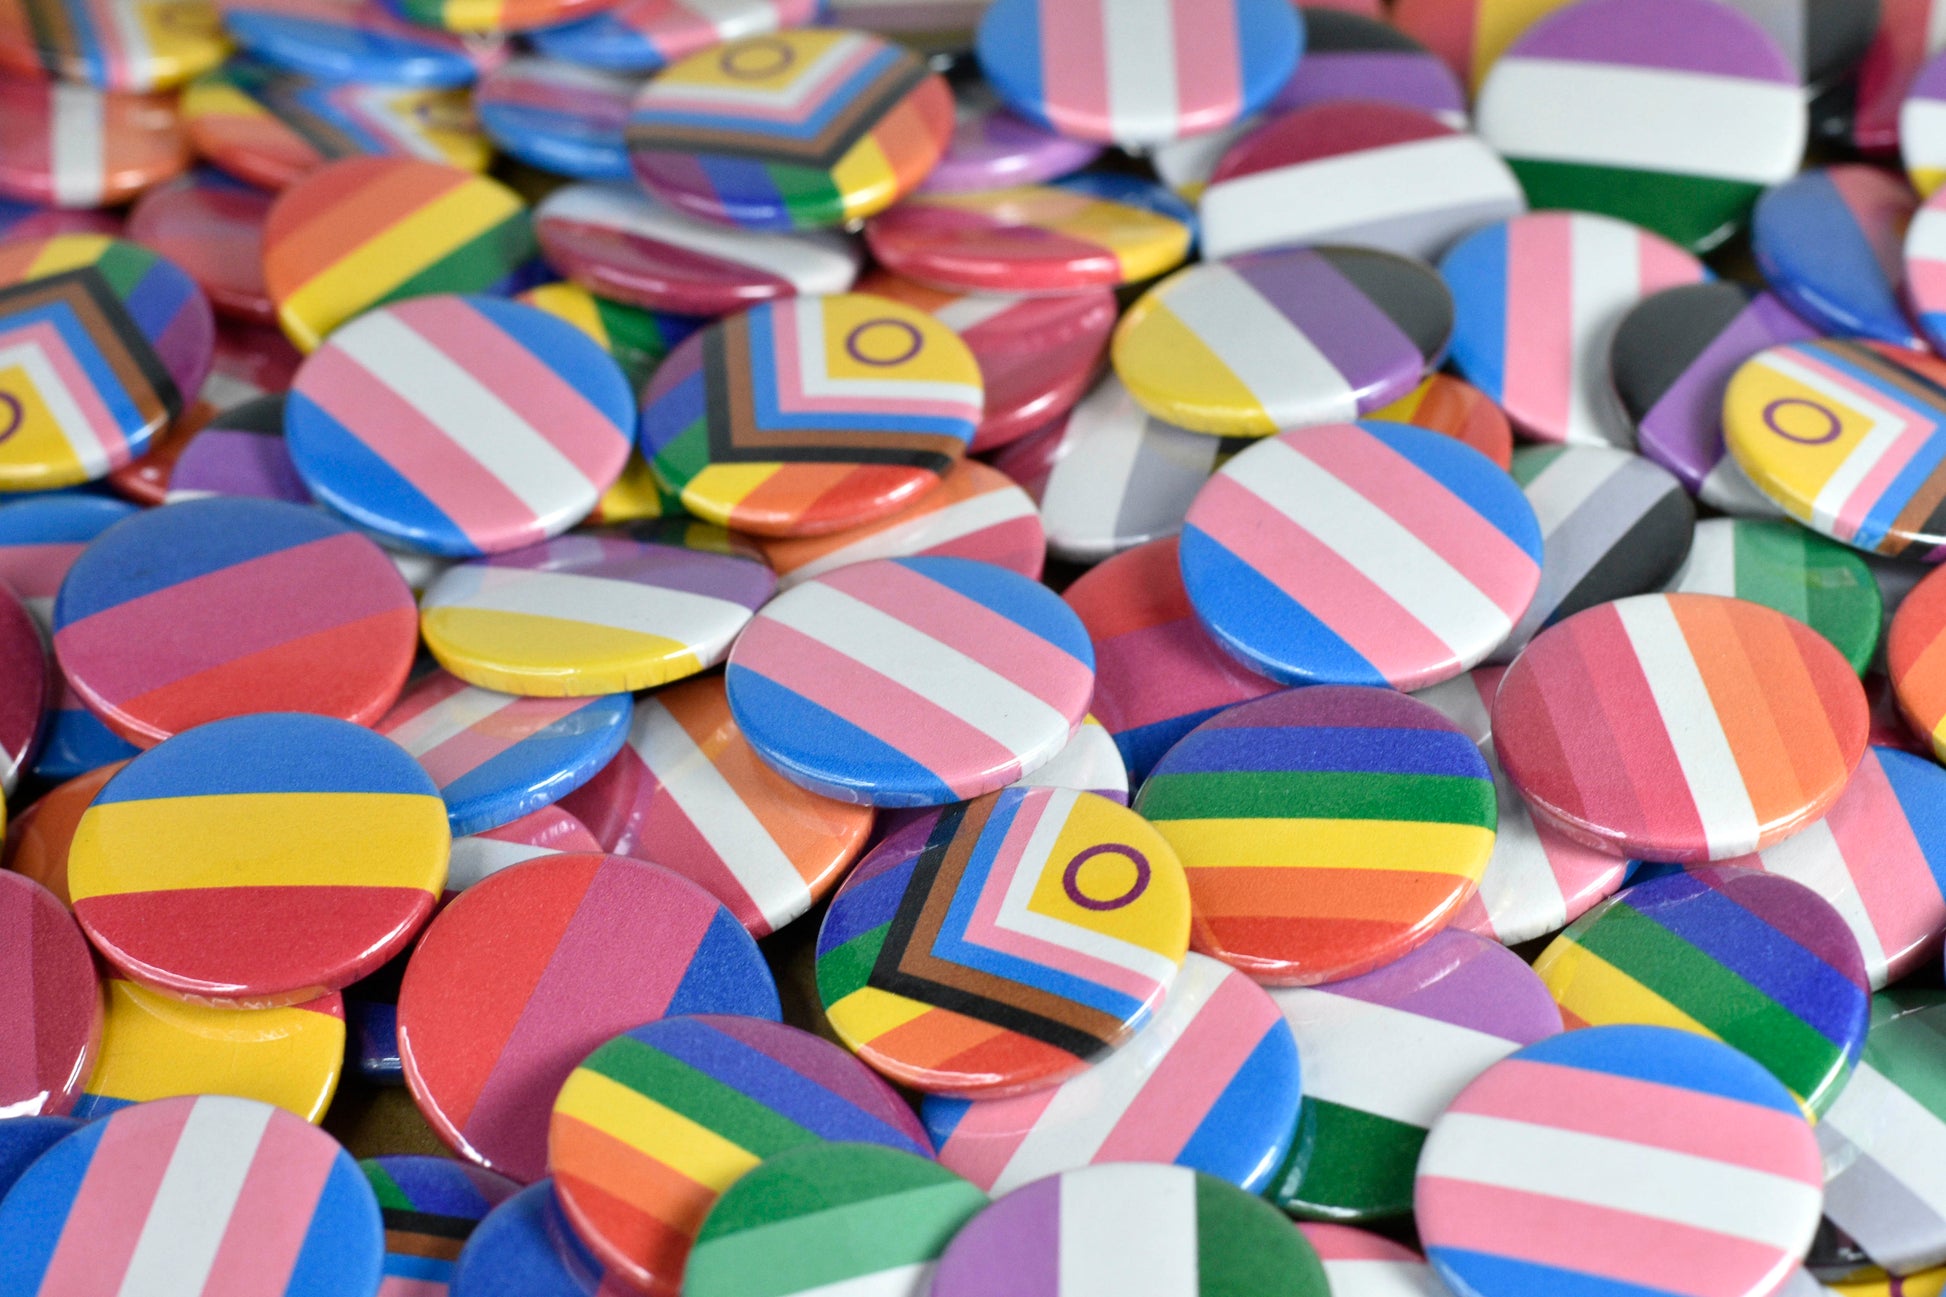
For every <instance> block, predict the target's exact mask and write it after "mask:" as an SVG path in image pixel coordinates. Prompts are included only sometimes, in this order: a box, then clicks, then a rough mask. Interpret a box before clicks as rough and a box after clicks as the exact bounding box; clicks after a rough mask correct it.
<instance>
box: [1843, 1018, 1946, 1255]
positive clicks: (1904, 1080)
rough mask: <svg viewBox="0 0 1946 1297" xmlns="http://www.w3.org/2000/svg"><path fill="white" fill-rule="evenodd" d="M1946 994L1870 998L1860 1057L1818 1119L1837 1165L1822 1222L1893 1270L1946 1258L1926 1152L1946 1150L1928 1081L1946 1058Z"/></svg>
mask: <svg viewBox="0 0 1946 1297" xmlns="http://www.w3.org/2000/svg"><path fill="white" fill-rule="evenodd" d="M1942 1024H1946V995H1941V994H1940V993H1939V992H1937V991H1923V990H1907V989H1901V990H1897V991H1893V992H1890V993H1889V994H1885V995H1875V996H1873V997H1872V1019H1871V1030H1870V1032H1869V1033H1868V1034H1867V1035H1866V1037H1865V1053H1864V1057H1863V1058H1861V1059H1860V1060H1859V1063H1858V1070H1857V1071H1855V1072H1853V1073H1852V1076H1851V1080H1850V1081H1848V1082H1846V1083H1845V1089H1844V1092H1843V1093H1842V1094H1840V1095H1839V1096H1838V1100H1837V1102H1836V1103H1834V1104H1833V1105H1832V1106H1831V1109H1830V1111H1828V1112H1827V1113H1825V1115H1824V1120H1823V1121H1821V1122H1819V1123H1818V1147H1819V1149H1820V1150H1821V1151H1822V1152H1823V1154H1824V1157H1825V1160H1826V1162H1827V1164H1828V1165H1830V1166H1831V1167H1833V1168H1835V1169H1834V1171H1833V1173H1832V1174H1831V1175H1829V1176H1828V1177H1827V1178H1826V1181H1825V1199H1824V1213H1825V1216H1826V1217H1827V1218H1828V1219H1829V1220H1830V1221H1831V1223H1832V1224H1834V1225H1836V1226H1837V1227H1838V1228H1839V1229H1841V1230H1843V1231H1844V1232H1845V1233H1846V1234H1849V1235H1850V1236H1851V1238H1852V1240H1853V1241H1854V1242H1855V1243H1856V1244H1857V1245H1858V1247H1859V1248H1860V1249H1862V1250H1863V1251H1864V1253H1865V1254H1866V1255H1867V1256H1869V1257H1870V1258H1871V1259H1872V1260H1873V1261H1875V1262H1877V1263H1878V1264H1879V1265H1881V1266H1886V1267H1889V1268H1890V1269H1892V1270H1893V1271H1895V1272H1896V1273H1899V1274H1906V1275H1915V1274H1918V1273H1919V1272H1921V1271H1924V1270H1926V1269H1928V1268H1931V1267H1936V1266H1938V1265H1939V1264H1941V1263H1942V1262H1946V1194H1942V1193H1941V1192H1940V1190H1939V1188H1938V1187H1937V1186H1936V1185H1935V1184H1934V1183H1933V1181H1932V1177H1931V1175H1930V1174H1929V1173H1928V1169H1929V1164H1928V1159H1927V1156H1926V1154H1927V1152H1928V1151H1930V1150H1933V1149H1937V1148H1941V1147H1946V1102H1942V1100H1941V1099H1940V1097H1939V1096H1938V1095H1937V1094H1936V1093H1935V1092H1934V1091H1933V1090H1932V1089H1931V1088H1930V1087H1929V1086H1928V1085H1927V1084H1926V1078H1927V1077H1928V1075H1929V1074H1931V1072H1932V1071H1933V1069H1935V1068H1936V1067H1938V1066H1940V1064H1941V1061H1942V1057H1946V1044H1942V1041H1941V1034H1940V1028H1941V1026H1942Z"/></svg>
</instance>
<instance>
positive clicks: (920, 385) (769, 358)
mask: <svg viewBox="0 0 1946 1297" xmlns="http://www.w3.org/2000/svg"><path fill="white" fill-rule="evenodd" d="M984 397H985V387H984V385H983V383H982V382H981V378H980V367H979V364H978V362H976V361H975V360H974V359H973V353H972V352H971V351H969V350H968V349H967V346H966V344H965V343H964V342H962V341H961V340H960V338H959V335H957V334H956V333H954V332H953V331H952V329H950V328H949V327H947V326H946V325H944V324H942V323H940V322H939V321H938V320H936V319H934V318H933V317H932V316H930V315H928V314H926V313H925V312H924V311H920V310H917V309H915V308H913V307H910V306H907V305H905V304H904V303H901V302H894V301H892V300H891V299H889V298H884V297H873V296H871V295H869V294H865V293H847V294H844V295H841V296H838V297H823V298H797V299H794V300H789V301H780V302H765V303H762V304H761V305H758V306H754V307H752V308H751V309H750V310H748V311H745V312H744V313H742V314H740V315H736V316H732V317H730V318H729V319H727V320H723V321H720V322H719V323H716V324H713V325H711V326H710V327H709V328H707V329H705V330H704V331H703V332H701V333H699V334H697V335H696V336H694V337H692V338H690V339H689V341H687V342H685V343H684V344H683V345H682V346H680V347H678V348H676V350H675V352H674V354H672V355H671V356H670V357H669V359H668V360H667V361H665V362H664V363H663V366H662V368H661V369H659V370H657V371H656V375H655V378H654V379H653V380H651V381H650V383H649V386H648V388H647V389H646V390H645V391H644V392H643V393H642V416H641V445H642V452H643V454H645V455H646V456H648V459H649V463H650V465H651V466H652V467H653V468H654V469H655V473H656V476H657V478H659V479H660V480H661V481H662V482H663V484H664V485H665V486H667V487H668V488H669V489H670V490H672V491H679V492H681V493H682V502H683V506H684V507H685V508H686V509H688V510H689V511H690V512H691V513H693V514H695V515H696V516H697V517H699V518H703V519H706V520H708V521H710V522H714V523H719V524H721V525H723V526H725V527H734V528H737V529H738V530H740V531H748V532H752V533H754V534H757V535H763V536H803V535H819V534H823V533H826V532H832V531H839V530H843V529H844V528H847V527H852V526H857V525H859V524H861V523H866V522H870V521H872V520H873V519H874V518H878V517H883V516H885V515H887V514H891V513H895V512H897V511H898V510H899V509H900V508H902V507H903V506H905V505H906V504H908V503H912V502H915V501H917V499H918V498H919V497H920V496H921V495H923V494H924V493H925V492H927V491H929V490H931V489H932V488H933V487H934V486H936V485H937V484H938V482H939V480H940V479H941V478H943V477H944V476H945V475H946V473H947V471H948V470H949V469H951V468H952V466H953V464H954V463H955V462H956V461H957V460H959V458H960V457H961V456H962V455H964V454H965V453H966V446H967V443H968V442H970V441H971V440H972V439H973V430H974V429H975V428H976V427H977V426H978V425H979V422H980V414H981V410H982V403H983V400H984Z"/></svg>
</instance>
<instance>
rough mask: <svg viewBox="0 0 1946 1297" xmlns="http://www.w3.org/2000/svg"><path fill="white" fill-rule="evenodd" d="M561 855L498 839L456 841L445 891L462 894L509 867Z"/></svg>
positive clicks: (550, 848) (447, 868)
mask: <svg viewBox="0 0 1946 1297" xmlns="http://www.w3.org/2000/svg"><path fill="white" fill-rule="evenodd" d="M561 854H562V853H561V852H559V851H556V850H555V849H554V848H552V847H535V846H529V845H528V844H527V843H525V842H502V841H500V840H499V839H498V838H487V837H477V836H475V837H465V838H454V839H453V855H452V860H451V861H450V863H448V864H447V866H446V890H447V891H449V892H463V891H465V890H466V889H467V888H469V887H471V886H473V884H475V883H477V882H479V881H480V880H481V879H482V878H485V877H486V876H487V875H489V874H497V873H499V872H500V871H501V870H503V869H505V868H507V867H508V866H509V865H517V864H519V863H520V862H521V861H523V860H538V859H539V858H540V857H542V856H558V855H561Z"/></svg>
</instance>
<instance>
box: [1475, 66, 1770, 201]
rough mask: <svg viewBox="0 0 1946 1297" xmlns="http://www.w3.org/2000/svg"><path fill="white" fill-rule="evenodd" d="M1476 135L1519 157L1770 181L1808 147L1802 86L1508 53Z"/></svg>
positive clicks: (1484, 95)
mask: <svg viewBox="0 0 1946 1297" xmlns="http://www.w3.org/2000/svg"><path fill="white" fill-rule="evenodd" d="M1476 116H1477V119H1478V121H1479V125H1480V134H1481V136H1483V137H1484V138H1485V139H1486V140H1487V142H1488V143H1490V144H1492V145H1493V146H1494V148H1495V149H1497V150H1499V152H1500V153H1501V155H1502V156H1504V157H1508V158H1513V159H1516V160H1519V159H1526V158H1531V159H1535V160H1537V161H1556V162H1568V163H1579V164H1582V165H1586V166H1600V167H1617V168H1629V169H1635V170H1642V171H1659V172H1665V173H1669V174H1674V175H1685V176H1707V177H1709V178H1711V179H1718V180H1733V181H1742V182H1744V183H1746V184H1752V185H1771V184H1776V183H1778V182H1779V181H1783V180H1788V179H1789V178H1790V177H1791V175H1792V173H1793V172H1795V171H1796V170H1797V165H1798V162H1799V159H1800V157H1801V155H1802V154H1803V151H1804V130H1803V128H1802V127H1801V126H1800V128H1799V129H1798V130H1797V132H1796V133H1795V134H1794V135H1793V134H1792V133H1791V132H1790V131H1788V130H1779V129H1778V124H1779V123H1780V122H1785V123H1788V122H1789V121H1791V120H1792V117H1793V116H1795V117H1796V119H1797V120H1798V121H1799V122H1800V123H1801V122H1802V121H1803V120H1804V92H1803V90H1802V89H1801V88H1800V87H1798V86H1797V85H1794V84H1793V85H1785V84H1782V83H1779V82H1774V81H1758V80H1755V79H1753V78H1750V77H1725V76H1716V75H1713V74H1709V73H1701V72H1679V71H1672V70H1669V69H1665V68H1644V67H1626V66H1622V65H1619V64H1613V63H1609V64H1601V63H1591V62H1588V61H1586V60H1583V59H1533V58H1518V57H1516V58H1503V59H1501V60H1500V61H1499V62H1498V63H1496V64H1494V65H1493V70H1492V72H1491V73H1490V74H1489V75H1488V77H1487V81H1486V85H1485V87H1484V88H1483V89H1482V91H1481V95H1480V103H1479V109H1478V112H1477V114H1476Z"/></svg>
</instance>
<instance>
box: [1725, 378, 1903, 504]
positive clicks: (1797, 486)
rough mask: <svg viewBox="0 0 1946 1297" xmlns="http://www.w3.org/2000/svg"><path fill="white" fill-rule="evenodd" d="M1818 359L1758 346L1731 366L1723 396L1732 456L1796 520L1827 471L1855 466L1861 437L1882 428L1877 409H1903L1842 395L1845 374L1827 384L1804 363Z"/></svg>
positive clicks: (1891, 402) (1847, 382)
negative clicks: (1756, 352)
mask: <svg viewBox="0 0 1946 1297" xmlns="http://www.w3.org/2000/svg"><path fill="white" fill-rule="evenodd" d="M1822 359H1823V358H1822V357H1821V356H1819V355H1818V353H1817V351H1816V350H1815V349H1804V348H1781V349H1778V350H1777V351H1775V352H1772V353H1766V354H1765V355H1762V356H1759V357H1758V358H1756V359H1755V360H1752V361H1750V362H1749V363H1747V364H1745V365H1744V366H1743V367H1742V368H1740V369H1738V370H1737V372H1736V375H1735V377H1733V378H1732V379H1731V380H1730V386H1729V388H1728V389H1727V390H1726V391H1725V393H1724V396H1723V431H1724V434H1725V438H1726V440H1727V441H1728V444H1729V447H1730V451H1731V453H1732V454H1733V455H1734V456H1735V457H1736V460H1737V463H1739V464H1740V465H1742V466H1743V468H1744V470H1745V471H1746V472H1748V473H1749V474H1750V476H1751V477H1752V478H1753V479H1754V480H1755V481H1756V483H1757V485H1758V486H1760V487H1762V488H1764V491H1765V493H1766V494H1768V495H1770V496H1771V497H1772V498H1773V499H1775V500H1776V501H1777V502H1778V503H1779V504H1780V505H1782V506H1783V507H1784V508H1785V509H1786V510H1788V511H1790V512H1791V513H1792V515H1793V516H1795V517H1797V518H1799V519H1800V520H1808V519H1809V518H1810V516H1811V513H1812V508H1811V505H1812V502H1813V501H1815V500H1817V498H1818V497H1819V495H1820V494H1821V493H1822V492H1823V491H1824V489H1825V487H1826V486H1827V485H1828V484H1829V483H1830V481H1831V480H1832V478H1833V477H1835V476H1837V475H1838V474H1839V473H1840V472H1843V471H1846V470H1847V467H1848V466H1849V467H1850V468H1851V469H1853V470H1855V469H1856V468H1857V465H1856V464H1850V463H1849V462H1850V461H1851V460H1852V458H1853V457H1854V455H1856V454H1857V452H1858V450H1859V447H1860V445H1861V444H1862V443H1863V442H1865V440H1866V439H1867V438H1868V437H1871V436H1873V435H1874V434H1876V435H1878V436H1880V437H1883V436H1885V435H1886V431H1887V429H1886V428H1885V420H1884V418H1883V416H1882V412H1883V411H1893V412H1897V413H1899V414H1903V413H1905V412H1904V411H1902V410H1900V409H1899V403H1898V402H1897V401H1896V400H1895V399H1893V398H1889V397H1883V396H1879V395H1877V394H1872V398H1873V399H1872V404H1873V406H1875V407H1877V408H1862V407H1861V406H1859V405H1855V404H1852V403H1851V402H1850V401H1847V400H1846V399H1844V396H1845V393H1844V389H1845V388H1847V387H1855V386H1856V384H1855V382H1854V381H1853V380H1852V379H1850V378H1848V377H1845V378H1840V379H1838V380H1837V382H1836V383H1833V382H1830V381H1827V380H1826V378H1825V376H1824V375H1822V374H1820V373H1818V372H1817V371H1815V370H1811V369H1809V368H1808V366H1807V362H1808V363H1809V364H1819V363H1821V361H1822ZM1800 371H1802V372H1800ZM1909 435H1910V434H1909Z"/></svg>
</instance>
